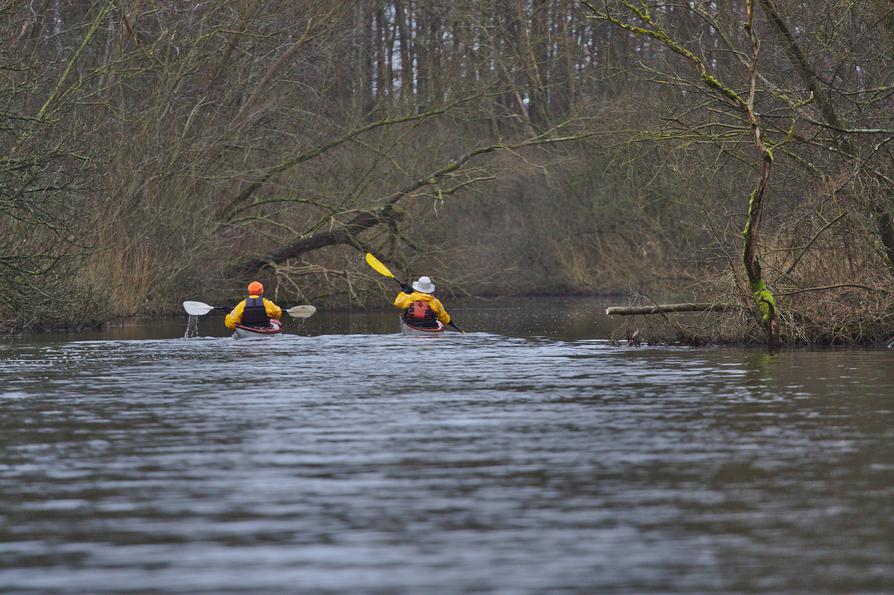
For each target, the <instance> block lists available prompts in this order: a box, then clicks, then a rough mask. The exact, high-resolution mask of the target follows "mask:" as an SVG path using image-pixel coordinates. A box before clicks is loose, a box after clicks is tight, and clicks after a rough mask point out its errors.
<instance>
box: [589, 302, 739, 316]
mask: <svg viewBox="0 0 894 595" xmlns="http://www.w3.org/2000/svg"><path fill="white" fill-rule="evenodd" d="M739 308H741V306H738V305H736V304H657V305H655V306H613V307H611V308H606V309H605V313H606V314H608V315H609V316H631V315H635V314H665V313H671V312H725V311H728V310H738V309H739Z"/></svg>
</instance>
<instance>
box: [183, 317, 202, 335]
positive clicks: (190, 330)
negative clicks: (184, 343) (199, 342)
mask: <svg viewBox="0 0 894 595" xmlns="http://www.w3.org/2000/svg"><path fill="white" fill-rule="evenodd" d="M197 336H199V317H198V316H192V315H190V317H189V320H187V321H186V333H184V335H183V338H184V339H189V338H191V337H197Z"/></svg>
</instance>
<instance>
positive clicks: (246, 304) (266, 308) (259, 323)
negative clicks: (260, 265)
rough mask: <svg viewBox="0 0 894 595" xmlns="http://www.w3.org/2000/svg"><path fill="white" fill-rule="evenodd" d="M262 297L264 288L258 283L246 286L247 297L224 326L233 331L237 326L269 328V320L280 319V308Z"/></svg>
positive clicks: (225, 319) (228, 317)
mask: <svg viewBox="0 0 894 595" xmlns="http://www.w3.org/2000/svg"><path fill="white" fill-rule="evenodd" d="M263 295H264V286H263V285H261V283H260V282H259V281H252V282H251V283H249V284H248V297H247V298H245V299H244V300H242V301H241V302H239V303H238V304H236V307H235V308H233V309H232V310H231V311H230V313H229V314H227V317H226V318H224V324H225V325H226V326H227V328H228V329H230V330H233V329H235V328H236V325H237V324H241V325H243V326H253V327H258V328H263V327H266V326H270V319H271V318H275V319H276V320H279V319H280V318H282V308H280V307H279V306H277V305H276V304H274V303H273V302H271V301H270V300H268V299H266V298H264V297H261V296H263Z"/></svg>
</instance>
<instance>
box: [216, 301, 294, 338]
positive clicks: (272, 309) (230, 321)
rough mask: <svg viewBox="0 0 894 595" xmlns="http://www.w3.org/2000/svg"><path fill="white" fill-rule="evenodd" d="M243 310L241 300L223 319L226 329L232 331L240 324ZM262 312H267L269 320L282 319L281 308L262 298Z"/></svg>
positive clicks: (243, 305)
mask: <svg viewBox="0 0 894 595" xmlns="http://www.w3.org/2000/svg"><path fill="white" fill-rule="evenodd" d="M248 297H250V298H256V297H261V296H259V295H250V296H248ZM243 310H245V300H242V301H241V302H239V303H238V304H236V307H235V308H233V309H232V310H231V311H230V313H229V314H227V317H226V318H224V324H225V325H226V327H227V328H228V329H230V330H233V329H234V328H236V325H237V324H239V323H240V322H242V311H243ZM264 310H265V311H266V312H267V316H269V317H270V318H275V319H277V320H279V319H280V318H282V308H280V307H279V306H277V305H276V304H274V303H273V302H271V301H270V300H268V299H267V298H264Z"/></svg>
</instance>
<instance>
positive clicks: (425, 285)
mask: <svg viewBox="0 0 894 595" xmlns="http://www.w3.org/2000/svg"><path fill="white" fill-rule="evenodd" d="M413 289H415V290H416V291H421V292H422V293H434V292H435V284H434V283H432V282H431V279H429V278H428V277H419V279H418V280H417V281H413Z"/></svg>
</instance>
